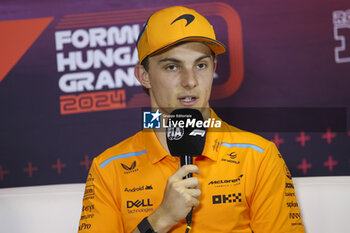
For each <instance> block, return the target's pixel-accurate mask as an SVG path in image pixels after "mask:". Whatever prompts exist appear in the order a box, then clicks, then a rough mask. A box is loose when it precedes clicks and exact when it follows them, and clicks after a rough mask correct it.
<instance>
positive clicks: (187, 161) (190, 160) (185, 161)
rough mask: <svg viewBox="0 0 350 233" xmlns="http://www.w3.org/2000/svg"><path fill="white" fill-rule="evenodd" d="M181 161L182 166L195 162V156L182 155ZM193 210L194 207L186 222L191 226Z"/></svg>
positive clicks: (190, 175) (190, 174) (188, 176)
mask: <svg viewBox="0 0 350 233" xmlns="http://www.w3.org/2000/svg"><path fill="white" fill-rule="evenodd" d="M180 163H181V167H182V166H183V165H189V164H193V157H192V156H189V155H185V156H181V157H180ZM190 177H192V173H189V174H188V175H187V176H185V177H183V179H187V178H190ZM192 212H193V208H192V209H191V211H190V212H189V213H188V214H187V216H186V222H187V225H188V226H190V225H191V222H192ZM186 232H188V231H186Z"/></svg>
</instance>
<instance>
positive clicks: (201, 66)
mask: <svg viewBox="0 0 350 233" xmlns="http://www.w3.org/2000/svg"><path fill="white" fill-rule="evenodd" d="M197 67H198V68H199V69H204V68H206V67H207V64H204V63H200V64H198V65H197Z"/></svg>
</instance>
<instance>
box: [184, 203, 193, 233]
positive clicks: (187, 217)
mask: <svg viewBox="0 0 350 233" xmlns="http://www.w3.org/2000/svg"><path fill="white" fill-rule="evenodd" d="M192 211H193V207H192V209H191V211H190V212H189V213H188V214H187V216H186V222H187V227H186V232H185V233H188V232H189V231H190V230H191V229H192V228H191V222H192Z"/></svg>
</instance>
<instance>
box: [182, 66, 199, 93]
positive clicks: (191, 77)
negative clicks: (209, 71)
mask: <svg viewBox="0 0 350 233" xmlns="http://www.w3.org/2000/svg"><path fill="white" fill-rule="evenodd" d="M181 85H182V86H183V87H184V88H186V89H192V88H194V87H196V86H197V85H198V78H197V75H196V73H195V72H194V71H193V70H192V69H188V70H185V71H184V72H183V73H182V75H181Z"/></svg>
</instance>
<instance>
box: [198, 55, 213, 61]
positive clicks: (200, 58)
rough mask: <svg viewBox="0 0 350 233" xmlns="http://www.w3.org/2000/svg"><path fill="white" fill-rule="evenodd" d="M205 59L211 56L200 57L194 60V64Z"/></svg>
mask: <svg viewBox="0 0 350 233" xmlns="http://www.w3.org/2000/svg"><path fill="white" fill-rule="evenodd" d="M207 57H209V58H210V57H211V55H204V56H201V57H199V58H197V59H196V62H199V61H200V60H202V59H204V58H207Z"/></svg>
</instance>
